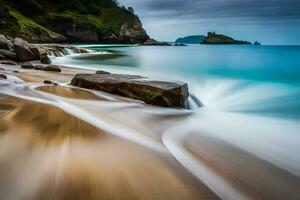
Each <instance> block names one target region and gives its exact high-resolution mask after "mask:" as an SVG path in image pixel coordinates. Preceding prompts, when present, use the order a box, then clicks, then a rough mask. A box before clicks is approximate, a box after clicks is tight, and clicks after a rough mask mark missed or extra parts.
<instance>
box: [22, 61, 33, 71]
mask: <svg viewBox="0 0 300 200" xmlns="http://www.w3.org/2000/svg"><path fill="white" fill-rule="evenodd" d="M21 68H23V69H33V68H34V66H33V64H32V63H31V62H29V61H27V62H24V63H23V64H22V66H21Z"/></svg>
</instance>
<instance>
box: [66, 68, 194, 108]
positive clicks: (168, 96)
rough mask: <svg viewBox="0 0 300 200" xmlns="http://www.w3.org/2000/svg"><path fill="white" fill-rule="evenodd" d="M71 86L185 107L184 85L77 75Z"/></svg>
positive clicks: (105, 74) (110, 76) (139, 79)
mask: <svg viewBox="0 0 300 200" xmlns="http://www.w3.org/2000/svg"><path fill="white" fill-rule="evenodd" d="M71 84H72V85H74V86H78V87H82V88H86V89H93V90H100V91H104V92H108V93H112V94H117V95H121V96H124V97H129V98H133V99H137V100H141V101H144V102H145V103H148V104H152V105H157V106H163V107H180V108H186V107H187V98H188V97H189V91H188V85H187V84H186V83H174V82H164V81H152V80H149V79H146V78H145V77H141V76H135V75H121V74H109V73H101V74H77V75H76V76H75V77H74V78H73V79H72V82H71Z"/></svg>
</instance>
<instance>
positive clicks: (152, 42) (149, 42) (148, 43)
mask: <svg viewBox="0 0 300 200" xmlns="http://www.w3.org/2000/svg"><path fill="white" fill-rule="evenodd" d="M141 45H143V46H171V44H169V43H167V42H158V41H156V40H154V39H148V40H146V41H145V42H144V43H142V44H141Z"/></svg>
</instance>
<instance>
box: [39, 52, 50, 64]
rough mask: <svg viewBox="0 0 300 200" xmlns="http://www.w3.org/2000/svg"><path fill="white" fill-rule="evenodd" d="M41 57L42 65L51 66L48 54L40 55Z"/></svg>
mask: <svg viewBox="0 0 300 200" xmlns="http://www.w3.org/2000/svg"><path fill="white" fill-rule="evenodd" d="M40 56H41V63H43V64H51V59H50V58H49V56H48V55H47V52H45V53H43V54H41V55H40Z"/></svg>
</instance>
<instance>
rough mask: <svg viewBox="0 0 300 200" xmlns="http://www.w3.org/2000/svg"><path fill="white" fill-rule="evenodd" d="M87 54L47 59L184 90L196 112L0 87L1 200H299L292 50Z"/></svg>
mask: <svg viewBox="0 0 300 200" xmlns="http://www.w3.org/2000/svg"><path fill="white" fill-rule="evenodd" d="M90 48H92V49H97V50H100V51H101V53H98V54H86V55H69V56H65V57H61V58H59V57H55V58H52V59H53V61H54V62H55V63H57V64H64V65H70V66H73V67H76V66H77V67H79V66H80V67H86V68H96V69H101V70H108V71H111V72H118V73H135V74H141V75H147V76H150V77H152V78H160V79H161V78H162V79H168V80H183V81H187V82H188V83H189V87H190V91H191V92H192V93H193V95H195V96H196V97H197V98H199V99H200V100H201V101H202V102H203V103H204V105H205V106H204V107H202V108H194V110H192V111H186V110H177V109H165V108H159V107H153V106H147V105H144V104H142V103H141V102H138V101H133V100H130V99H125V98H120V97H117V96H114V95H109V94H105V93H102V92H92V93H90V92H88V91H85V90H84V91H82V90H78V89H73V88H69V87H67V88H64V87H62V86H59V87H52V86H47V87H44V86H42V87H40V86H41V85H39V84H31V83H21V84H13V83H10V84H9V85H7V83H5V84H4V83H2V85H1V87H0V93H2V95H3V97H2V98H1V99H0V116H1V115H2V117H1V118H0V119H1V125H2V126H1V127H0V131H1V140H0V142H1V143H2V146H1V147H2V150H1V152H2V153H0V155H1V156H0V162H1V163H3V167H2V169H1V170H0V173H1V174H2V175H3V176H1V177H5V178H3V179H2V180H1V181H0V184H1V186H2V185H3V187H1V188H3V189H2V190H1V191H0V197H1V198H4V199H18V198H20V197H24V199H26V198H27V199H80V198H88V199H217V198H221V199H300V191H299V187H300V157H299V155H298V154H299V153H300V132H299V130H300V123H299V117H300V102H299V97H300V86H299V83H300V80H299V72H300V63H299V59H298V58H297V56H298V55H300V54H299V53H300V47H297V46H295V47H294V46H292V47H290V46H260V47H253V46H189V47H137V46H133V47H130V46H129V47H128V46H126V47H124V46H121V47H120V46H107V45H105V46H100V47H99V46H92V47H91V46H90ZM8 96H13V97H8ZM79 96H80V98H78V97H79ZM32 102H35V103H32ZM1 113H2V114H1ZM27 115H29V116H27ZM54 115H55V116H57V117H51V116H54ZM41 119H43V120H41ZM60 122H62V123H60ZM36 163H39V164H36ZM10 166H12V167H11V169H10ZM32 168H34V169H35V171H36V173H34V175H33V174H32V173H30V170H31V169H32ZM27 180H32V182H33V183H32V184H27ZM81 180H82V181H81ZM4 186H5V187H4ZM15 188H18V189H15ZM5 190H6V191H9V192H4V191H5ZM16 191H17V192H16ZM25 197H26V198H25Z"/></svg>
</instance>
